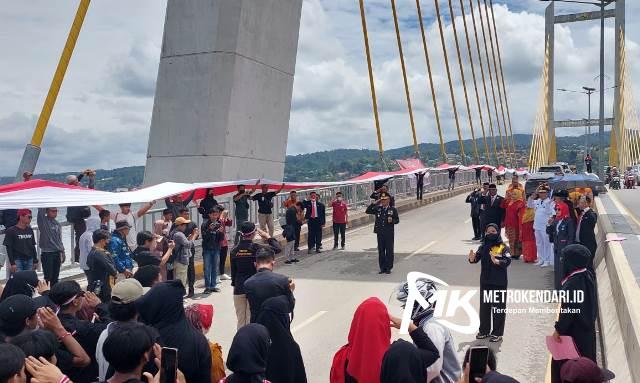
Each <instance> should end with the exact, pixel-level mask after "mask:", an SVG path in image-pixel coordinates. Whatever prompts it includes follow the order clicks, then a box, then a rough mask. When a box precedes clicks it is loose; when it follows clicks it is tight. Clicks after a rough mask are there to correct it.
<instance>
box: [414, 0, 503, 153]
mask: <svg viewBox="0 0 640 383" xmlns="http://www.w3.org/2000/svg"><path fill="white" fill-rule="evenodd" d="M416 1H417V0H416ZM460 9H461V11H462V22H463V24H464V35H465V37H466V40H467V53H468V54H469V63H470V66H471V76H472V78H473V89H474V91H475V95H476V105H477V107H478V113H479V114H480V127H481V128H482V142H483V143H484V152H485V159H486V161H490V158H491V156H490V154H489V145H487V137H486V134H485V128H484V118H483V116H482V107H481V106H480V94H479V93H478V81H477V78H476V69H475V66H474V64H473V54H472V53H471V42H470V41H469V29H468V28H467V16H466V15H465V11H464V2H463V0H460ZM478 163H480V161H478Z"/></svg>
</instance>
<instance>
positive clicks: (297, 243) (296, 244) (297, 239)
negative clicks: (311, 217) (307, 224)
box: [293, 223, 302, 249]
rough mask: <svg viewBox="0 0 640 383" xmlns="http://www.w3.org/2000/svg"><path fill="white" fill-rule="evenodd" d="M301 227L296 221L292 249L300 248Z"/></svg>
mask: <svg viewBox="0 0 640 383" xmlns="http://www.w3.org/2000/svg"><path fill="white" fill-rule="evenodd" d="M301 229H302V225H301V224H300V223H296V225H295V241H294V244H293V248H294V249H298V248H300V230H301Z"/></svg>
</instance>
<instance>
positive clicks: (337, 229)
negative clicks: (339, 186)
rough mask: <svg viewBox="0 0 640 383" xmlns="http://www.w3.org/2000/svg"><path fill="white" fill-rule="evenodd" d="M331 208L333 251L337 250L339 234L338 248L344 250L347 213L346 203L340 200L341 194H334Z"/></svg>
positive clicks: (347, 221)
mask: <svg viewBox="0 0 640 383" xmlns="http://www.w3.org/2000/svg"><path fill="white" fill-rule="evenodd" d="M331 207H332V208H333V214H332V216H333V249H334V250H335V249H337V248H338V234H340V247H341V249H342V250H344V245H345V232H346V229H347V224H348V223H349V215H348V214H349V213H348V211H347V210H348V206H347V203H346V202H344V200H343V199H342V192H337V193H336V199H334V200H333V201H331Z"/></svg>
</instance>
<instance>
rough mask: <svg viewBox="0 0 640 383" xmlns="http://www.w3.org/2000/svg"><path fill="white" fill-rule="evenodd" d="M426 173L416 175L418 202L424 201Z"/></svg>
mask: <svg viewBox="0 0 640 383" xmlns="http://www.w3.org/2000/svg"><path fill="white" fill-rule="evenodd" d="M425 174H426V172H418V173H416V183H417V185H416V196H417V198H418V200H420V201H421V200H422V191H423V189H424V175H425Z"/></svg>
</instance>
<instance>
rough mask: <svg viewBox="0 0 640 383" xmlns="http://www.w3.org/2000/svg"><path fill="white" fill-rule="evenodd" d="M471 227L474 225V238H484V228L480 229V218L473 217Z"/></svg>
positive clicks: (477, 216)
mask: <svg viewBox="0 0 640 383" xmlns="http://www.w3.org/2000/svg"><path fill="white" fill-rule="evenodd" d="M471 225H473V238H480V237H482V228H481V227H480V216H479V215H475V214H474V215H472V216H471Z"/></svg>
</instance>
